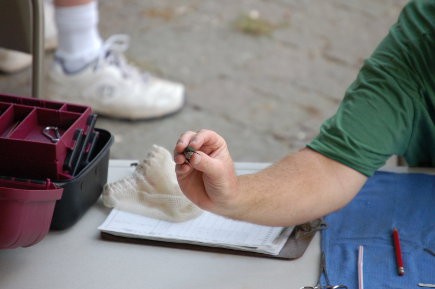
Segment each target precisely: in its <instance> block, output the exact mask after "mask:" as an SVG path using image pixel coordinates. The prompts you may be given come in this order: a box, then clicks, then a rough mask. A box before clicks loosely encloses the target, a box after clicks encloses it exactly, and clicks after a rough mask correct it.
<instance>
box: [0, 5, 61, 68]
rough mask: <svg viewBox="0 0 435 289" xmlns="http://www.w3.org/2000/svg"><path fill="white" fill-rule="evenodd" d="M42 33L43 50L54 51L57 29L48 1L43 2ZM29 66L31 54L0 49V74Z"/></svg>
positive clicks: (52, 9) (51, 6) (51, 7)
mask: <svg viewBox="0 0 435 289" xmlns="http://www.w3.org/2000/svg"><path fill="white" fill-rule="evenodd" d="M44 33H45V35H44V48H45V50H54V49H55V48H56V47H57V29H56V25H55V23H54V7H53V4H52V3H51V2H49V1H44ZM31 64H32V55H31V54H28V53H24V52H21V51H16V50H12V49H6V48H1V47H0V72H3V73H8V74H12V73H15V72H18V71H20V70H23V69H25V68H27V67H29V66H30V65H31Z"/></svg>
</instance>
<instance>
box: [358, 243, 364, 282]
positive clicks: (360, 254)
mask: <svg viewBox="0 0 435 289" xmlns="http://www.w3.org/2000/svg"><path fill="white" fill-rule="evenodd" d="M363 264H364V247H363V246H361V245H360V246H359V248H358V289H364V278H363Z"/></svg>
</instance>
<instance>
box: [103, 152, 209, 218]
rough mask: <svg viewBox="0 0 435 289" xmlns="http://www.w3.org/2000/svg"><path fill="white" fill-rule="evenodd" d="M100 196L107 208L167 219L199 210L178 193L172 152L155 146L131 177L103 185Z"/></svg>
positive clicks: (188, 214)
mask: <svg viewBox="0 0 435 289" xmlns="http://www.w3.org/2000/svg"><path fill="white" fill-rule="evenodd" d="M102 198H103V202H104V205H105V206H107V207H114V208H117V209H120V210H123V211H128V212H132V213H136V214H141V215H144V216H147V217H151V218H156V219H161V220H165V221H171V222H182V221H186V220H189V219H192V218H195V217H197V216H198V215H200V214H201V212H202V210H201V209H200V208H198V207H197V206H196V205H195V204H193V203H192V202H191V201H190V200H189V199H187V198H186V196H184V194H183V193H182V192H181V189H180V187H179V186H178V182H177V177H176V175H175V163H174V161H173V160H172V155H171V154H170V153H169V151H167V150H166V149H164V148H163V147H160V146H156V145H154V146H153V147H152V150H151V151H150V152H149V153H148V155H147V157H146V159H145V160H143V161H141V162H140V163H139V164H138V165H137V167H136V169H135V170H134V172H133V174H132V175H131V176H129V177H126V178H124V179H122V180H119V181H117V182H114V183H110V184H107V185H106V186H105V187H104V190H103V195H102Z"/></svg>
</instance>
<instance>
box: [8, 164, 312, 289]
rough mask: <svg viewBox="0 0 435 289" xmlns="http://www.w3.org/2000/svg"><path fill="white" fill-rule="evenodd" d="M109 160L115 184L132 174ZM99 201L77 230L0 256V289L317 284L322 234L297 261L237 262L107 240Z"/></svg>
mask: <svg viewBox="0 0 435 289" xmlns="http://www.w3.org/2000/svg"><path fill="white" fill-rule="evenodd" d="M130 163H131V161H126V160H111V161H110V165H109V180H108V181H109V182H112V181H114V180H117V179H119V178H122V177H124V176H126V175H127V174H129V173H130V172H131V170H132V168H131V167H130ZM109 211H110V210H109V209H107V208H105V207H104V206H103V205H102V203H101V202H100V201H98V202H97V203H96V204H95V205H94V206H93V207H91V208H90V210H89V211H88V212H87V213H86V214H85V215H84V216H83V217H82V218H81V219H80V220H79V221H78V222H77V223H76V224H75V225H74V226H72V227H71V228H69V229H67V230H64V231H57V232H50V233H49V234H48V235H47V236H46V237H45V238H44V239H43V240H42V241H41V242H39V243H38V244H36V245H34V246H31V247H29V248H18V249H11V250H0V288H1V289H30V288H31V289H51V288H53V289H91V288H92V289H93V288H95V289H97V288H98V289H136V288H137V289H160V288H162V289H163V288H164V289H195V288H198V289H256V288H258V289H260V288H261V289H265V288H268V289H269V288H270V289H274V288H289V289H290V288H293V289H294V288H300V287H301V286H304V285H313V284H315V282H316V279H317V275H318V270H317V269H318V259H319V253H320V246H319V240H320V238H319V234H316V236H315V238H314V239H313V241H312V242H311V244H310V246H309V247H308V249H307V251H306V252H305V254H304V255H303V256H302V257H301V258H300V259H297V260H293V261H285V260H275V259H269V258H258V257H249V256H238V255H230V254H222V253H211V252H203V251H195V250H187V249H175V248H167V247H160V246H148V245H139V244H131V243H123V242H112V241H105V240H102V239H101V238H100V232H99V231H98V230H97V227H98V226H99V225H100V224H101V223H102V222H103V221H104V219H105V218H106V216H107V215H108V213H109Z"/></svg>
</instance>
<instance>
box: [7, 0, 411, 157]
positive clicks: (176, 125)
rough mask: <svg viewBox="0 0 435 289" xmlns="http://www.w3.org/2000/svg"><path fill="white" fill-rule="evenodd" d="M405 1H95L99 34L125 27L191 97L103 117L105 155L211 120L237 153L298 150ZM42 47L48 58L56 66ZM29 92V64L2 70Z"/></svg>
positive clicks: (133, 46) (146, 64)
mask: <svg viewBox="0 0 435 289" xmlns="http://www.w3.org/2000/svg"><path fill="white" fill-rule="evenodd" d="M405 3H406V1H405V0H304V1H303V0H273V1H272V0H239V1H232V0H220V1H213V0H185V1H174V0H158V1H157V0H154V1H149V0H122V1H119V0H100V1H99V8H100V31H101V33H102V36H103V37H104V38H106V37H108V36H110V35H112V34H118V33H121V34H123V33H125V34H129V35H130V37H131V43H130V49H129V50H128V51H127V52H126V56H127V57H128V59H129V61H130V62H131V63H134V64H135V65H137V66H139V67H141V68H142V69H144V70H147V71H149V72H150V73H152V74H155V75H157V76H161V77H164V78H168V79H171V80H175V81H179V82H182V83H183V84H184V85H185V86H186V93H187V103H186V105H185V107H184V108H183V110H182V111H180V112H179V113H177V114H175V115H172V116H169V117H166V118H161V119H156V120H151V121H125V120H115V119H109V118H104V117H99V119H98V121H97V125H96V127H99V128H104V129H107V130H109V131H110V132H111V133H112V134H113V135H114V138H115V142H114V144H113V146H112V148H111V158H112V159H138V160H140V159H143V158H144V157H145V155H146V152H147V151H148V150H149V149H150V148H151V146H152V145H153V144H157V145H160V146H163V147H165V148H167V149H168V150H170V151H172V149H173V147H174V144H175V142H176V141H177V139H178V136H179V135H180V134H181V133H182V132H184V131H186V130H197V129H200V128H208V129H213V130H215V131H217V132H218V133H220V134H221V135H222V136H224V137H225V138H226V140H227V142H228V145H229V149H230V151H231V153H232V155H233V159H234V160H235V161H250V162H272V161H275V160H277V159H279V158H281V157H282V156H284V155H285V154H287V153H289V152H293V151H296V150H298V149H300V148H302V147H303V146H304V145H305V144H306V143H307V142H309V141H310V140H311V139H312V138H313V137H314V136H315V135H316V134H317V132H318V129H319V126H320V124H321V123H322V122H323V120H325V119H326V118H328V117H329V116H331V115H332V114H333V113H334V112H335V110H336V109H337V106H338V104H339V102H340V100H341V99H342V97H343V95H344V92H345V90H346V88H347V87H348V86H349V85H350V83H351V82H352V81H353V80H354V79H355V77H356V75H357V72H358V70H359V68H360V67H361V65H362V63H363V61H364V59H365V58H367V57H368V56H369V55H370V54H371V52H372V51H373V50H374V48H375V47H376V46H377V44H378V43H379V41H380V40H381V39H382V38H383V37H384V36H385V35H386V33H387V32H388V29H389V27H390V26H391V25H392V24H393V23H394V22H395V21H396V19H397V17H398V14H399V12H400V10H401V8H402V7H403V6H404V5H405ZM52 56H53V55H52V53H49V52H47V53H46V58H45V67H48V66H49V65H51V62H52ZM0 92H1V93H7V94H14V95H20V96H30V94H31V69H30V68H29V69H26V70H24V71H22V72H19V73H17V74H13V75H0Z"/></svg>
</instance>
